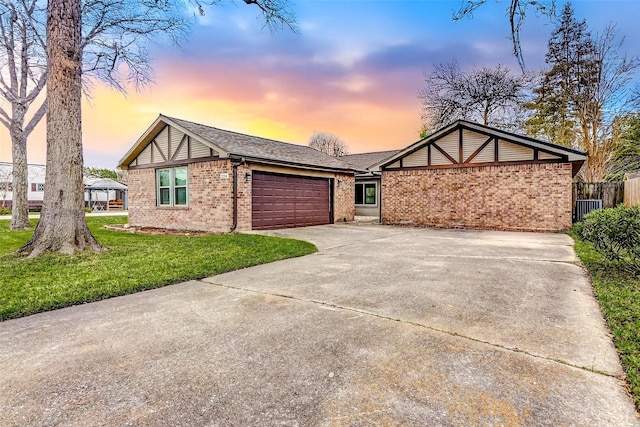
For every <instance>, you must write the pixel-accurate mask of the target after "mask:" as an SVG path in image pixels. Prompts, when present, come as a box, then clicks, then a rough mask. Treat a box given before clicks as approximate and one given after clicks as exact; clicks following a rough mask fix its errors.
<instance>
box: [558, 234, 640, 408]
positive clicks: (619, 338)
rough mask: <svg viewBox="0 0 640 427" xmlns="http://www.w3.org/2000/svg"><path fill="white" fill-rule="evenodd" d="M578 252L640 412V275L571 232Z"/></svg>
mask: <svg viewBox="0 0 640 427" xmlns="http://www.w3.org/2000/svg"><path fill="white" fill-rule="evenodd" d="M571 237H573V239H574V241H575V246H574V248H575V251H576V253H577V254H578V257H579V258H580V260H581V261H582V264H583V265H584V266H585V268H586V269H587V271H588V272H589V275H590V276H591V279H592V281H593V288H594V292H595V294H596V297H597V298H598V302H599V303H600V308H601V309H602V313H603V315H604V318H605V320H606V322H607V326H608V327H609V330H610V331H611V333H612V335H613V342H614V344H615V346H616V350H617V352H618V355H619V356H620V362H621V364H622V368H623V369H624V372H625V374H626V379H627V385H628V387H629V392H630V394H631V397H632V398H633V401H634V403H635V404H636V408H637V410H638V411H640V277H637V276H634V275H632V274H630V273H627V272H625V271H624V270H623V268H622V266H621V265H618V264H616V263H614V262H611V261H608V260H607V259H606V258H605V257H603V256H602V255H601V254H599V253H598V252H597V251H596V250H595V249H594V247H593V245H592V244H591V243H589V242H586V241H584V240H582V239H580V238H579V237H578V235H577V234H576V233H575V232H572V233H571Z"/></svg>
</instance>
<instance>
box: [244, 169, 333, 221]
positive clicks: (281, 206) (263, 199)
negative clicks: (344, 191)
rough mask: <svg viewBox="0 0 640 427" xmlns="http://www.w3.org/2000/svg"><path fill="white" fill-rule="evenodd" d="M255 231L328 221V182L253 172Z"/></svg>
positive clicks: (252, 216)
mask: <svg viewBox="0 0 640 427" xmlns="http://www.w3.org/2000/svg"><path fill="white" fill-rule="evenodd" d="M252 187H253V188H252V215H251V221H252V222H251V224H252V228H253V229H254V230H268V229H274V228H293V227H305V226H309V225H322V224H329V223H330V222H331V196H330V192H329V180H328V179H324V178H323V179H317V178H305V177H299V176H290V175H272V174H267V173H260V172H254V173H253V184H252Z"/></svg>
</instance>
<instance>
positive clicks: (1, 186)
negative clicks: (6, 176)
mask: <svg viewBox="0 0 640 427" xmlns="http://www.w3.org/2000/svg"><path fill="white" fill-rule="evenodd" d="M0 191H13V183H12V182H9V181H7V182H0Z"/></svg>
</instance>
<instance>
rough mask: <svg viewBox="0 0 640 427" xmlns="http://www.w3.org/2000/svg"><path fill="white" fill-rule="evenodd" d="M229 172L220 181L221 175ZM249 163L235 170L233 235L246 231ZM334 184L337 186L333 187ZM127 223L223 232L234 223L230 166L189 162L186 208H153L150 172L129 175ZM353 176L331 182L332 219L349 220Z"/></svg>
mask: <svg viewBox="0 0 640 427" xmlns="http://www.w3.org/2000/svg"><path fill="white" fill-rule="evenodd" d="M223 173H226V174H228V176H229V177H228V179H221V178H220V174H223ZM247 174H251V175H252V174H253V172H252V170H251V165H249V164H244V165H241V166H239V167H238V224H237V228H236V230H237V231H248V230H251V177H249V179H247ZM338 180H341V181H342V183H341V184H340V185H338ZM128 185H129V223H130V224H131V225H132V226H136V227H162V228H169V229H182V230H201V231H214V232H227V231H229V230H230V229H231V226H232V225H233V163H232V162H231V161H230V160H228V159H224V160H216V161H210V162H199V163H191V164H189V206H188V207H159V206H156V190H155V189H156V175H155V169H154V168H148V169H131V170H130V171H129V182H128ZM354 192H355V178H354V176H353V175H348V174H337V175H336V178H335V179H334V194H335V197H334V221H335V222H342V221H353V217H354V215H355V206H354V204H353V195H354Z"/></svg>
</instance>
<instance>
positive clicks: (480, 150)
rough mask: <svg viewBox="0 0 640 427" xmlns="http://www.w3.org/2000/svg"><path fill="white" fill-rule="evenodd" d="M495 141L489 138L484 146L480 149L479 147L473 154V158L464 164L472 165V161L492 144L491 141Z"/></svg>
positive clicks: (470, 157)
mask: <svg viewBox="0 0 640 427" xmlns="http://www.w3.org/2000/svg"><path fill="white" fill-rule="evenodd" d="M494 140H495V139H494V138H493V137H489V139H487V140H486V141H485V142H484V144H482V145H481V146H480V147H478V149H477V150H476V151H474V152H473V154H471V156H469V158H468V159H467V160H465V161H464V163H471V160H473V159H475V158H476V156H477V155H478V154H480V152H482V150H484V149H485V148H487V145H489V144H490V143H491V141H494ZM494 161H495V156H494Z"/></svg>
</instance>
